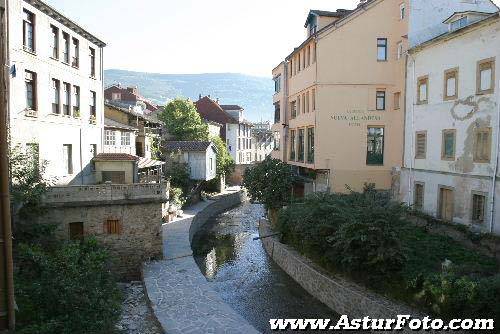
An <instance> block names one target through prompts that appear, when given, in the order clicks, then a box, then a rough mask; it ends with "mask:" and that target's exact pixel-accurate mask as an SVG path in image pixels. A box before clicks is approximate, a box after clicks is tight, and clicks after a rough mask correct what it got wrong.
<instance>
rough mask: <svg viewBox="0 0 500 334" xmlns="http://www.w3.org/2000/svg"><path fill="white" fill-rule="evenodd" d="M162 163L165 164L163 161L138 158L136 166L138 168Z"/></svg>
mask: <svg viewBox="0 0 500 334" xmlns="http://www.w3.org/2000/svg"><path fill="white" fill-rule="evenodd" d="M164 164H165V162H164V161H159V160H153V159H148V158H139V161H138V162H137V166H138V167H139V169H143V168H150V167H157V166H161V165H164Z"/></svg>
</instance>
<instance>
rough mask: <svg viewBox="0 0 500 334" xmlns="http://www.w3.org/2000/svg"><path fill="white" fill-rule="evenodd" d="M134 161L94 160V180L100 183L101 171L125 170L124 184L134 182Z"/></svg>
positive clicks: (135, 176)
mask: <svg viewBox="0 0 500 334" xmlns="http://www.w3.org/2000/svg"><path fill="white" fill-rule="evenodd" d="M136 164H137V163H136V162H135V161H96V162H95V169H96V172H95V180H96V183H97V184H99V183H102V172H103V171H106V172H125V184H130V183H134V182H135V181H136V179H137V166H136Z"/></svg>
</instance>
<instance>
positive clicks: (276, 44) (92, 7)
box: [46, 0, 500, 77]
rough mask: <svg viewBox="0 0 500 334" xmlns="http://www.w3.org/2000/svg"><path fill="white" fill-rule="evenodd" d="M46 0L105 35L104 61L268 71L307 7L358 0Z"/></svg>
mask: <svg viewBox="0 0 500 334" xmlns="http://www.w3.org/2000/svg"><path fill="white" fill-rule="evenodd" d="M494 1H495V2H496V3H497V4H500V0H494ZM46 2H47V3H49V4H50V5H52V6H53V7H54V8H56V9H58V10H59V11H60V12H62V13H63V14H65V15H66V16H68V17H69V18H71V19H72V20H74V21H76V22H77V23H78V24H80V25H81V26H83V27H84V28H85V29H86V30H88V31H89V32H91V33H93V34H94V35H96V36H97V37H99V38H100V39H101V40H103V41H104V42H106V43H107V46H106V48H105V58H104V68H105V69H111V68H114V69H124V70H131V71H140V72H153V73H165V74H190V73H226V72H232V73H244V74H250V75H256V76H266V77H269V76H271V70H272V69H273V68H274V67H275V66H276V65H278V64H279V63H280V61H282V60H283V59H284V58H285V57H286V56H287V55H288V54H289V53H290V52H291V51H292V50H293V48H294V47H295V46H297V45H299V44H300V43H301V42H302V41H303V40H304V38H305V30H304V27H303V26H304V22H305V19H306V17H307V13H308V12H309V9H323V10H331V11H333V10H336V9H338V8H348V9H350V8H354V7H355V6H356V5H357V4H358V2H359V0H307V1H306V0H251V1H245V0H140V1H137V0H120V1H117V0H85V1H81V0H46Z"/></svg>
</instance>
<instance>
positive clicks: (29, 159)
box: [9, 146, 50, 220]
mask: <svg viewBox="0 0 500 334" xmlns="http://www.w3.org/2000/svg"><path fill="white" fill-rule="evenodd" d="M38 156H39V154H38V149H37V148H36V147H34V148H33V149H32V150H31V151H30V152H23V151H22V150H21V148H20V146H15V147H13V148H11V150H10V154H9V163H10V177H11V186H10V195H11V200H12V206H13V208H14V210H13V213H14V216H15V217H19V218H21V219H22V220H28V219H30V218H33V217H37V216H39V215H40V214H41V213H43V211H44V209H43V206H42V205H41V203H42V197H43V195H44V193H45V192H46V190H47V187H48V186H49V183H50V182H49V181H48V180H45V179H44V178H43V173H44V171H45V167H46V162H45V161H42V162H40V161H39V158H38Z"/></svg>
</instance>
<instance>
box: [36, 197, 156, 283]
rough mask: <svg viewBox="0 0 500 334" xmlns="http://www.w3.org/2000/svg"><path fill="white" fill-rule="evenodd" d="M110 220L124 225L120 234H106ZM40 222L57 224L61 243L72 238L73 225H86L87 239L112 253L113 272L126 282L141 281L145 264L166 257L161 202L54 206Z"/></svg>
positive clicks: (85, 234) (85, 233)
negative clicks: (70, 229) (91, 239)
mask: <svg viewBox="0 0 500 334" xmlns="http://www.w3.org/2000/svg"><path fill="white" fill-rule="evenodd" d="M108 219H117V220H119V221H120V225H121V232H120V233H119V234H106V233H105V231H104V224H105V222H106V221H107V220H108ZM39 222H42V223H49V224H56V225H57V226H58V227H57V231H56V235H57V236H58V237H59V238H61V239H68V238H69V224H70V223H75V222H82V223H83V228H84V237H89V236H93V237H95V238H96V239H97V241H98V242H99V243H101V244H102V245H103V246H104V247H105V248H106V249H107V250H108V251H109V253H110V255H111V257H112V271H113V273H114V274H116V275H117V276H118V278H119V279H120V280H122V281H128V280H137V279H138V278H139V277H140V271H141V266H142V263H143V262H144V261H147V260H149V259H159V258H161V257H162V234H161V224H162V204H161V203H160V202H152V201H150V202H149V203H148V202H143V203H139V202H138V201H130V202H129V203H123V204H113V202H110V203H105V202H102V203H100V204H99V205H96V206H83V205H82V206H72V207H64V206H54V207H50V208H49V210H48V213H47V214H46V215H45V216H43V217H41V218H40V219H39Z"/></svg>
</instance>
